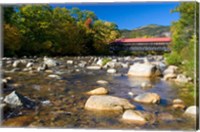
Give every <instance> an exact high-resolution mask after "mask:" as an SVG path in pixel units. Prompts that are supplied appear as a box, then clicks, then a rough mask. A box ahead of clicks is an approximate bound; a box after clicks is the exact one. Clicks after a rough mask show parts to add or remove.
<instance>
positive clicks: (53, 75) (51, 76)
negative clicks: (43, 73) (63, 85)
mask: <svg viewBox="0 0 200 132" xmlns="http://www.w3.org/2000/svg"><path fill="white" fill-rule="evenodd" d="M48 77H50V78H56V79H61V77H60V76H58V75H55V74H51V75H48Z"/></svg>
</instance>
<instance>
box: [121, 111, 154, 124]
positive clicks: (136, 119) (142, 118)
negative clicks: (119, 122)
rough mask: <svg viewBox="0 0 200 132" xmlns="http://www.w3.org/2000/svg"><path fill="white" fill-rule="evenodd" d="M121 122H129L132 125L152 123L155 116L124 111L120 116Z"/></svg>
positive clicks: (141, 112)
mask: <svg viewBox="0 0 200 132" xmlns="http://www.w3.org/2000/svg"><path fill="white" fill-rule="evenodd" d="M122 119H123V120H127V121H131V122H133V123H134V124H141V125H143V124H146V123H147V122H151V123H153V122H154V121H155V116H154V115H153V114H150V113H148V112H144V111H137V110H126V111H125V112H124V114H123V115H122Z"/></svg>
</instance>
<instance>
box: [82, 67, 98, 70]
mask: <svg viewBox="0 0 200 132" xmlns="http://www.w3.org/2000/svg"><path fill="white" fill-rule="evenodd" d="M86 68H87V69H89V70H100V69H101V67H100V66H87V67H86Z"/></svg>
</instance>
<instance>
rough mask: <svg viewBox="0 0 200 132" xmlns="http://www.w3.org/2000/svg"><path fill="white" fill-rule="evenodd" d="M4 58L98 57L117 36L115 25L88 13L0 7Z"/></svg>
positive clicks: (36, 7) (46, 8)
mask: <svg viewBox="0 0 200 132" xmlns="http://www.w3.org/2000/svg"><path fill="white" fill-rule="evenodd" d="M3 9H4V15H3V16H4V23H3V31H4V32H3V35H4V36H3V42H4V43H3V45H4V50H3V51H4V56H23V55H28V56H29V55H32V56H33V55H50V56H64V55H93V54H95V55H98V54H107V53H108V48H107V45H108V43H110V42H111V41H113V40H115V39H116V38H118V37H119V35H120V34H119V30H118V27H117V25H116V24H114V23H111V22H107V21H102V20H99V19H98V17H97V16H96V14H94V13H93V12H91V11H88V10H83V11H82V10H80V9H78V8H73V9H71V10H69V9H66V8H52V7H51V6H49V5H22V6H19V7H4V8H3Z"/></svg>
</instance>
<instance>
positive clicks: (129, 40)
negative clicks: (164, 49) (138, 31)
mask: <svg viewBox="0 0 200 132" xmlns="http://www.w3.org/2000/svg"><path fill="white" fill-rule="evenodd" d="M153 42H154V43H155V42H163V43H164V42H168V43H169V42H171V38H167V37H165V38H122V39H117V40H115V41H114V42H113V43H153Z"/></svg>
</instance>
